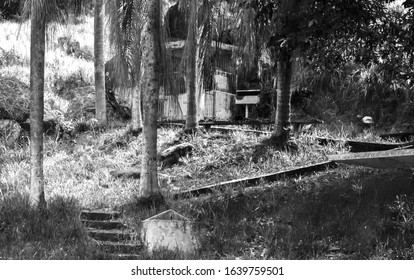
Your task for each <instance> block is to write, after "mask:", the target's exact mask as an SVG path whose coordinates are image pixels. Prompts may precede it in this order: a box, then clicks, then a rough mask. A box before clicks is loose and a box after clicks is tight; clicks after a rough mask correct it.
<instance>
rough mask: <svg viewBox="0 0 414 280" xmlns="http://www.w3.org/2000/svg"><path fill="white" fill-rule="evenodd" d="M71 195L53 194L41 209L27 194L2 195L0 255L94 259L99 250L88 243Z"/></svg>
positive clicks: (32, 257) (26, 257)
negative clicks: (33, 203)
mask: <svg viewBox="0 0 414 280" xmlns="http://www.w3.org/2000/svg"><path fill="white" fill-rule="evenodd" d="M79 215H80V207H79V205H78V203H77V201H75V200H74V199H71V198H62V197H56V198H54V199H52V200H51V201H49V202H48V204H47V207H46V209H44V210H43V211H42V212H40V211H38V210H35V209H33V208H31V207H30V205H29V199H28V197H27V196H21V195H15V196H8V197H5V198H4V199H3V201H2V203H1V205H0V248H1V249H0V258H2V259H96V258H99V255H100V254H101V252H99V249H98V248H97V247H96V246H94V244H92V243H90V242H89V240H88V238H87V234H86V232H85V229H84V227H83V226H82V223H81V221H80V218H79Z"/></svg>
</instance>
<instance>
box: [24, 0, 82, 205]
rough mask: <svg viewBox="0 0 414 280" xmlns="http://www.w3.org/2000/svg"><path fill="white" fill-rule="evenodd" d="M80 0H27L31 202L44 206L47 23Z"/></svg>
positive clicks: (73, 6) (74, 6) (31, 203)
mask: <svg viewBox="0 0 414 280" xmlns="http://www.w3.org/2000/svg"><path fill="white" fill-rule="evenodd" d="M80 4H81V2H79V1H78V0H73V1H63V2H62V1H59V0H36V1H35V0H26V1H25V2H24V5H23V15H24V17H28V16H30V20H31V29H30V195H29V201H30V205H31V206H33V207H40V208H43V207H45V206H46V200H45V189H44V175H43V116H44V80H45V79H44V76H45V49H46V48H45V42H46V40H45V38H46V25H47V23H49V22H51V21H59V20H62V19H65V18H66V14H67V12H68V11H70V10H73V11H75V13H76V12H77V11H80V10H79V5H80Z"/></svg>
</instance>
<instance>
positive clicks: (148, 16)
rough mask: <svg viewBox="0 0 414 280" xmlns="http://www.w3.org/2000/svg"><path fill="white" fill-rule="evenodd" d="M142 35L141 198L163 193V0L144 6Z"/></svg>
mask: <svg viewBox="0 0 414 280" xmlns="http://www.w3.org/2000/svg"><path fill="white" fill-rule="evenodd" d="M143 8H144V9H143V11H144V22H145V24H144V26H143V28H142V32H141V48H142V60H141V71H142V75H141V85H142V105H143V117H144V120H143V124H144V128H143V150H142V165H141V182H140V188H139V196H140V197H148V196H151V195H154V194H157V193H160V188H159V186H158V174H157V113H158V98H159V89H160V71H161V69H160V64H161V36H160V32H161V0H145V1H144V2H143Z"/></svg>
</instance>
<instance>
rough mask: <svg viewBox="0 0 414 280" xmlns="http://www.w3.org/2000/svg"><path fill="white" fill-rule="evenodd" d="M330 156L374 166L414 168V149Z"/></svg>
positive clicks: (352, 163) (333, 158) (345, 161)
mask: <svg viewBox="0 0 414 280" xmlns="http://www.w3.org/2000/svg"><path fill="white" fill-rule="evenodd" d="M328 157H329V159H330V160H332V161H335V162H340V163H345V164H351V165H358V166H367V167H373V168H389V169H393V168H403V169H409V168H414V149H398V150H390V151H377V152H366V153H356V154H345V155H332V156H328Z"/></svg>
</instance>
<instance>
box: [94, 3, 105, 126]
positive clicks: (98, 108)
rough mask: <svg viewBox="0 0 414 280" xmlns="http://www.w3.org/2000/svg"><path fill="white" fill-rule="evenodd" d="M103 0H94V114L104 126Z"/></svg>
mask: <svg viewBox="0 0 414 280" xmlns="http://www.w3.org/2000/svg"><path fill="white" fill-rule="evenodd" d="M103 1H104V0H95V15H94V32H95V36H94V55H95V94H96V100H95V112H96V113H95V115H96V119H97V120H98V123H99V125H102V126H106V124H107V119H106V98H105V58H104V14H105V7H104V4H103Z"/></svg>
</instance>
